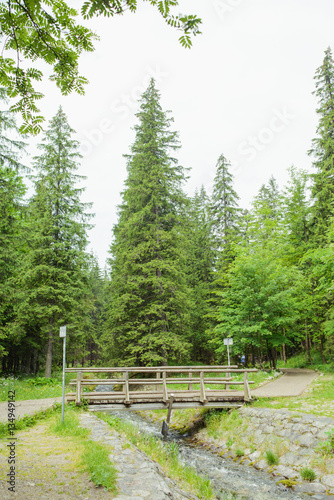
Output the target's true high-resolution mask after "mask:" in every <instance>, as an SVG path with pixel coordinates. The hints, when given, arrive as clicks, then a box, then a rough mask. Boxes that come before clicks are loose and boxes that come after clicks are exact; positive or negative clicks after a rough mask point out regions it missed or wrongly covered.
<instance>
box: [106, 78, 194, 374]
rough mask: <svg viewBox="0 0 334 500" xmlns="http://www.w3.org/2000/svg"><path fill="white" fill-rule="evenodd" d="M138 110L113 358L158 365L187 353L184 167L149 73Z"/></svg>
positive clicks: (121, 229)
mask: <svg viewBox="0 0 334 500" xmlns="http://www.w3.org/2000/svg"><path fill="white" fill-rule="evenodd" d="M136 116H137V117H138V119H139V124H137V125H136V126H135V131H136V137H135V141H134V143H133V145H132V147H131V154H130V155H127V169H128V178H127V180H126V183H125V186H126V187H125V190H124V192H123V202H122V204H121V206H120V207H119V221H118V223H117V225H116V226H115V228H114V242H113V244H112V247H111V253H112V260H111V265H112V272H111V310H110V314H109V315H110V323H109V324H110V330H111V331H110V333H111V334H112V345H113V353H111V356H114V357H117V358H118V360H119V362H121V363H126V364H140V365H149V364H151V365H156V364H160V363H163V364H165V363H167V362H168V361H169V360H176V359H178V360H181V359H183V358H185V356H186V355H187V352H188V347H189V346H188V342H187V334H188V322H189V317H188V316H189V313H188V311H189V304H188V297H187V295H188V290H187V284H186V273H185V255H184V250H183V249H184V247H185V239H184V234H183V233H184V231H183V222H184V209H185V204H186V197H185V195H184V193H183V191H182V184H183V182H184V180H185V170H184V168H183V167H181V166H180V165H179V164H178V162H177V160H176V159H175V158H174V157H173V156H171V155H172V153H173V152H174V151H175V150H177V149H178V148H179V147H180V146H179V141H178V135H177V133H176V132H172V131H171V130H170V124H171V121H172V119H171V118H168V117H167V114H166V112H164V111H163V110H162V108H161V105H160V95H159V93H158V91H157V89H156V88H155V83H154V80H153V79H152V80H151V82H150V84H149V86H148V88H147V90H146V91H145V92H144V94H143V95H142V98H141V101H140V111H139V112H138V113H137V115H136ZM110 340H111V339H110Z"/></svg>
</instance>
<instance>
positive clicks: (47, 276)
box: [17, 108, 90, 377]
mask: <svg viewBox="0 0 334 500" xmlns="http://www.w3.org/2000/svg"><path fill="white" fill-rule="evenodd" d="M73 133H74V131H73V130H72V129H71V127H70V126H69V124H68V122H67V118H66V115H65V114H64V112H63V110H62V109H61V108H60V109H59V111H58V113H57V114H56V116H55V117H54V118H53V119H52V120H51V122H50V127H49V129H48V130H47V132H46V133H45V137H44V139H43V141H42V143H41V144H40V146H39V148H40V149H41V150H42V154H41V155H40V156H37V157H36V158H35V168H36V174H35V175H34V176H33V180H34V184H35V189H36V193H35V195H34V196H33V197H32V199H31V201H30V206H29V226H28V228H27V229H28V230H27V235H26V237H27V242H28V246H29V251H27V253H26V255H25V256H24V258H23V261H22V267H21V268H20V274H19V276H18V278H17V285H18V287H19V288H20V290H21V296H20V302H19V305H18V308H17V320H18V321H19V324H20V326H21V331H22V330H23V331H25V333H26V338H25V339H24V341H25V343H26V346H29V347H30V348H31V347H33V348H35V349H36V350H38V351H39V352H41V351H42V352H43V351H44V349H45V347H46V366H45V374H46V376H48V377H50V376H51V368H52V356H53V342H54V336H55V335H56V332H57V333H58V332H59V327H60V326H61V325H64V324H67V326H68V330H69V333H71V328H72V332H73V333H74V332H75V336H74V335H73V333H72V343H71V344H72V345H73V343H74V342H73V341H74V340H76V344H77V345H76V349H78V347H79V345H80V341H79V339H80V336H81V335H82V330H83V323H84V321H85V314H84V312H83V311H84V310H85V309H86V308H87V307H86V306H87V301H88V295H89V290H88V288H87V282H88V279H87V268H88V257H87V254H86V253H85V247H86V244H87V236H86V232H87V229H88V228H89V227H90V226H89V224H88V223H87V222H86V221H87V219H88V218H89V217H90V215H89V214H87V213H86V209H87V208H88V207H89V206H90V205H89V204H85V203H82V202H81V200H80V196H81V194H82V191H83V190H84V189H82V188H77V187H76V184H77V183H78V181H79V180H81V179H82V177H81V176H78V175H77V174H76V170H77V169H78V158H80V154H79V153H78V143H77V142H76V141H75V140H74V139H72V134H73ZM58 337H59V336H58V335H57V341H58V346H59V347H60V342H59V340H58ZM78 344H79V345H78ZM59 351H60V349H59ZM68 354H69V355H71V352H68Z"/></svg>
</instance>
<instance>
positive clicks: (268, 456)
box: [266, 450, 278, 465]
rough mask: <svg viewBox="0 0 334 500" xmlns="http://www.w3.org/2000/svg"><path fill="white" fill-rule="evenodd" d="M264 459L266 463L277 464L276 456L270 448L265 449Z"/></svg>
mask: <svg viewBox="0 0 334 500" xmlns="http://www.w3.org/2000/svg"><path fill="white" fill-rule="evenodd" d="M266 460H267V463H268V465H278V456H277V455H276V453H274V452H273V451H272V450H267V451H266Z"/></svg>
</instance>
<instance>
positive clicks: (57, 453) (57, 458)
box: [0, 423, 114, 500]
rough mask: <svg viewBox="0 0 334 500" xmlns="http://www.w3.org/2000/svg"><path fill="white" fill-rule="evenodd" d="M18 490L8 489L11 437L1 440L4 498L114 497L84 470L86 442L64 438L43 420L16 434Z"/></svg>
mask: <svg viewBox="0 0 334 500" xmlns="http://www.w3.org/2000/svg"><path fill="white" fill-rule="evenodd" d="M15 437H16V438H17V440H16V450H15V451H16V464H15V467H16V472H17V480H16V487H15V493H12V492H11V491H8V489H7V488H8V483H6V481H7V477H6V474H7V473H8V472H9V465H8V463H7V459H8V448H7V442H8V439H7V438H4V439H2V440H1V442H0V498H1V499H2V500H7V499H8V500H12V499H13V498H17V499H19V500H38V499H43V500H54V499H55V498H57V499H60V500H62V499H66V500H68V499H69V498H78V499H97V500H98V499H100V498H101V499H104V500H108V499H112V498H114V496H113V495H112V494H111V493H109V492H108V491H104V490H103V488H96V487H95V485H94V483H93V482H92V481H90V478H89V474H88V473H85V472H80V466H79V465H78V464H79V463H80V454H81V453H82V452H83V449H84V447H83V445H81V444H78V442H77V441H76V440H74V439H72V438H70V437H68V436H67V437H66V438H63V437H60V436H57V435H55V434H53V433H51V432H50V431H49V427H48V424H47V423H41V424H38V425H36V426H34V427H31V428H29V429H28V430H25V431H19V432H17V433H16V436H15Z"/></svg>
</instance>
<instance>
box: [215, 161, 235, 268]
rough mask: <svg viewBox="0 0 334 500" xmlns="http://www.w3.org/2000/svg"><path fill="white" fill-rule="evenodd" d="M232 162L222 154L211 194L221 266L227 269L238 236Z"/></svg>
mask: <svg viewBox="0 0 334 500" xmlns="http://www.w3.org/2000/svg"><path fill="white" fill-rule="evenodd" d="M230 168H231V164H230V162H229V161H228V160H227V159H226V158H225V156H224V155H223V154H222V155H220V157H219V158H218V161H217V166H216V169H217V171H216V175H215V178H214V185H213V192H212V196H211V207H210V214H211V220H212V229H213V231H214V234H215V239H216V247H217V252H218V259H219V266H218V267H223V268H224V269H226V268H227V267H228V265H229V264H230V263H231V262H232V260H233V249H232V246H233V243H235V242H236V240H237V236H238V219H239V214H240V208H239V207H238V202H239V196H238V194H237V193H236V191H235V190H234V187H233V175H232V173H231V172H230Z"/></svg>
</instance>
